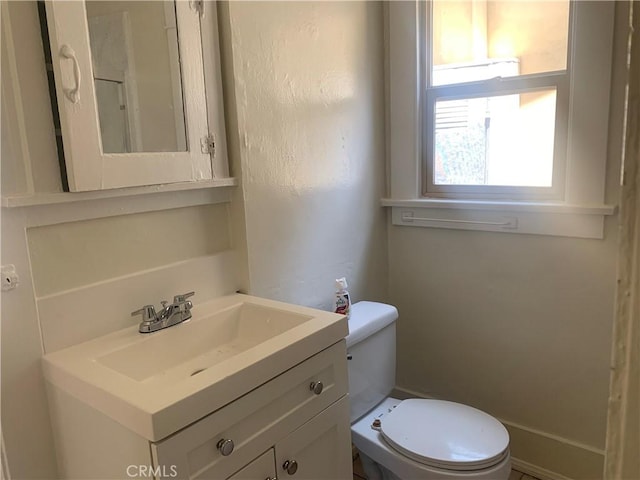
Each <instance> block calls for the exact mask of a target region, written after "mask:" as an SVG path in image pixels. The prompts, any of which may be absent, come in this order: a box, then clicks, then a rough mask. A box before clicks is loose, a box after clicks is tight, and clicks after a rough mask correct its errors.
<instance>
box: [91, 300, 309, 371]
mask: <svg viewBox="0 0 640 480" xmlns="http://www.w3.org/2000/svg"><path fill="white" fill-rule="evenodd" d="M312 318H313V317H312V316H310V315H302V314H300V313H294V312H289V311H286V310H282V309H275V308H272V307H266V306H263V305H258V304H255V303H250V302H249V301H245V302H243V303H239V304H236V305H234V306H232V307H229V308H227V309H224V310H221V311H219V312H216V313H213V314H211V315H209V316H207V317H206V319H205V318H203V319H201V320H205V321H191V320H189V321H187V322H184V323H182V324H178V325H176V326H175V327H170V328H171V330H170V333H168V332H169V330H165V331H162V332H156V333H158V335H154V334H145V336H146V337H147V338H144V339H143V341H140V342H136V343H133V344H131V345H127V346H124V347H122V348H119V349H117V350H114V351H111V352H109V353H107V354H106V355H103V356H101V357H97V358H96V361H97V362H98V363H101V364H102V365H105V366H107V367H109V368H111V369H113V370H115V371H116V372H120V373H122V374H123V375H126V376H127V377H130V378H132V379H133V380H137V381H144V380H147V379H148V378H151V377H153V376H154V375H158V374H162V373H164V372H166V371H167V370H169V369H171V368H175V367H177V366H179V365H181V364H183V363H185V362H188V361H190V360H192V359H196V358H197V359H198V360H197V364H196V367H195V369H187V370H184V369H181V370H183V372H182V373H184V374H185V375H189V376H191V375H195V374H196V373H201V372H203V371H204V370H206V369H207V368H209V367H211V366H212V365H216V364H217V363H220V362H222V361H224V360H226V359H228V358H230V357H233V356H234V355H238V354H239V353H242V352H244V351H245V350H248V349H250V348H252V347H255V346H256V345H259V344H260V343H262V342H265V341H267V340H269V339H271V338H273V337H275V336H277V335H280V334H281V333H284V332H286V331H287V330H290V329H292V328H294V327H297V326H298V325H301V324H302V323H304V322H306V321H308V320H311V319H312ZM160 333H164V335H160Z"/></svg>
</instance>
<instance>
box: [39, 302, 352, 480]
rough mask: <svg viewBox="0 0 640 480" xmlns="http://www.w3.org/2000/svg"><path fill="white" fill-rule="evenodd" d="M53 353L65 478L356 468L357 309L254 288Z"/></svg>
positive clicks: (55, 416) (290, 473) (315, 477)
mask: <svg viewBox="0 0 640 480" xmlns="http://www.w3.org/2000/svg"><path fill="white" fill-rule="evenodd" d="M192 312H193V316H192V318H191V319H190V320H189V321H188V322H183V323H181V324H178V325H174V326H172V327H170V328H166V329H163V330H160V331H158V332H155V333H151V334H144V335H143V334H140V333H139V332H138V327H137V326H133V327H129V328H125V329H122V330H118V331H115V332H112V333H111V334H107V335H104V336H102V337H98V338H95V339H93V340H89V341H87V342H83V343H80V344H77V345H74V346H71V347H68V348H66V349H63V350H60V351H57V352H52V353H50V354H47V355H46V356H45V357H44V359H43V367H44V368H43V372H44V375H45V379H46V381H47V389H48V392H47V393H48V397H49V407H50V410H51V418H52V423H53V433H54V437H55V443H56V453H57V457H58V468H59V474H60V477H61V478H77V479H110V480H111V479H119V478H155V479H156V480H160V479H161V478H175V479H194V480H195V479H208V480H226V479H234V480H239V479H247V480H250V479H257V480H266V479H274V478H278V479H280V480H284V479H286V478H289V477H291V478H292V480H298V479H306V480H340V479H345V480H349V479H351V435H350V425H349V402H348V396H347V390H348V378H347V348H346V342H345V339H344V338H345V336H346V335H347V334H348V324H347V319H346V317H344V316H343V315H337V314H335V313H331V312H326V311H322V310H317V309H313V308H308V307H304V306H299V305H292V304H288V303H284V302H278V301H274V300H270V299H265V298H260V297H254V296H251V295H243V294H232V295H227V296H223V297H219V298H215V299H213V300H210V301H208V302H205V303H203V304H199V305H195V306H194V307H193V310H192Z"/></svg>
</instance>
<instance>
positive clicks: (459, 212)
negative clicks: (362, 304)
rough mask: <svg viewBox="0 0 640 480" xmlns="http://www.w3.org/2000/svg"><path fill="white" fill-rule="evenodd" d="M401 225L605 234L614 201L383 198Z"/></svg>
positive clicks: (589, 235) (598, 236) (394, 220)
mask: <svg viewBox="0 0 640 480" xmlns="http://www.w3.org/2000/svg"><path fill="white" fill-rule="evenodd" d="M381 204H382V206H383V207H391V208H392V215H391V219H392V223H393V225H399V226H412V227H429V228H449V229H457V230H481V231H490V232H505V233H527V234H537V235H554V236H561V237H578V238H595V239H602V238H604V218H605V217H606V216H608V215H613V214H615V212H616V207H615V206H614V205H604V204H602V205H575V204H565V203H560V202H556V203H551V202H508V201H477V200H450V199H446V200H445V199H430V198H424V199H407V200H396V199H389V198H383V199H382V200H381Z"/></svg>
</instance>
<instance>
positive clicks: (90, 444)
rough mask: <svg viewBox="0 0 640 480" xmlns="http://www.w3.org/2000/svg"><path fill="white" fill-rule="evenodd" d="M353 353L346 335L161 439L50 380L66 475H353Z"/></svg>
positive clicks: (318, 479)
mask: <svg viewBox="0 0 640 480" xmlns="http://www.w3.org/2000/svg"><path fill="white" fill-rule="evenodd" d="M346 358H347V353H346V344H345V341H344V340H340V341H339V342H337V343H335V344H333V345H332V346H330V347H328V348H326V349H324V350H322V351H320V352H319V353H316V354H315V355H312V356H311V357H309V358H307V359H306V360H304V361H302V362H301V363H298V364H297V365H292V366H291V368H289V369H287V370H286V371H284V372H282V373H281V374H279V375H277V376H275V377H273V378H271V379H268V378H266V379H265V380H266V381H265V383H262V384H261V385H259V386H256V388H254V389H253V390H251V391H249V392H248V393H246V394H244V395H242V396H240V397H239V398H237V399H236V400H234V401H232V402H231V403H228V404H226V405H225V406H223V407H222V408H219V409H217V410H215V411H213V412H211V413H210V414H208V415H206V416H205V417H204V418H201V419H200V420H198V421H196V422H195V423H192V424H191V425H188V426H186V427H185V428H183V429H181V430H179V431H177V432H174V433H173V434H170V435H168V436H167V437H166V438H164V439H162V440H159V441H155V442H154V441H151V440H149V439H146V438H143V437H142V436H140V435H139V434H136V433H134V432H133V431H131V430H129V429H127V428H126V427H124V426H123V425H121V424H119V423H117V422H115V421H114V420H113V419H111V418H109V417H108V416H107V415H104V414H103V413H101V412H99V411H98V410H96V409H95V408H93V407H92V406H90V405H88V404H86V403H84V402H82V401H80V400H78V399H76V398H74V397H72V396H71V395H69V394H68V393H66V392H64V391H62V390H61V389H59V388H57V387H55V386H54V385H52V384H50V383H49V384H48V388H49V403H50V406H51V412H52V418H53V426H54V434H55V437H56V449H57V453H58V464H59V468H60V475H61V477H62V478H94V479H113V478H156V480H159V479H161V478H175V479H208V480H225V479H229V480H231V479H233V480H254V479H255V480H266V479H276V478H277V479H280V480H284V479H286V478H291V479H292V480H298V479H300V480H302V479H306V480H340V479H345V480H348V479H351V476H352V471H351V468H352V464H351V436H350V428H349V403H348V396H347V389H348V379H347V365H346ZM320 385H321V386H320ZM287 462H288V463H287Z"/></svg>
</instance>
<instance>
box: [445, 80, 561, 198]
mask: <svg viewBox="0 0 640 480" xmlns="http://www.w3.org/2000/svg"><path fill="white" fill-rule="evenodd" d="M555 111H556V92H555V89H551V90H545V91H537V92H529V93H522V94H515V95H500V96H493V97H482V98H465V99H458V100H439V101H436V105H435V140H434V152H435V161H434V162H433V165H434V167H433V183H434V185H502V186H531V187H550V186H551V181H552V173H553V144H554V130H555Z"/></svg>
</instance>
